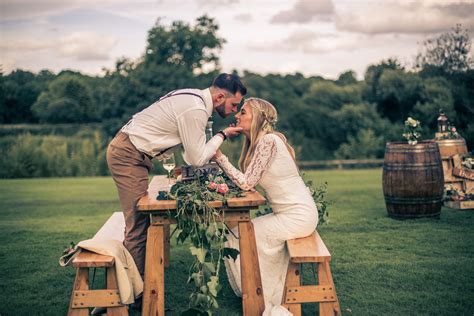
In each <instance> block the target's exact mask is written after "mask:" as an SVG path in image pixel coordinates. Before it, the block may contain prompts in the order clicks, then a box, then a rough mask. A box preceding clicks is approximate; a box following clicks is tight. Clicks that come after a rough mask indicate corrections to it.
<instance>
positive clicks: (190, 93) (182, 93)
mask: <svg viewBox="0 0 474 316" xmlns="http://www.w3.org/2000/svg"><path fill="white" fill-rule="evenodd" d="M175 91H176V90H175ZM173 92H174V91H171V92H170V93H168V94H167V95H165V96H163V97H161V98H160V100H159V101H162V100H164V99H168V98H171V97H174V96H176V95H192V96H195V97H198V98H199V99H201V100H202V102H204V99H203V98H202V96H200V95H199V94H196V93H192V92H178V93H175V94H173ZM204 104H205V102H204Z"/></svg>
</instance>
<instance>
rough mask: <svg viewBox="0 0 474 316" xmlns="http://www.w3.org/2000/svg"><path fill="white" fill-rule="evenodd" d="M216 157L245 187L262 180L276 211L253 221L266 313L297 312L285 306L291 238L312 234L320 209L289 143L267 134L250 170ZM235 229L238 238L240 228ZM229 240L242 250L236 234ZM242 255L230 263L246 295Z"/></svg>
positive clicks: (236, 286)
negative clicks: (283, 303)
mask: <svg viewBox="0 0 474 316" xmlns="http://www.w3.org/2000/svg"><path fill="white" fill-rule="evenodd" d="M216 161H217V163H218V164H219V166H220V167H221V168H222V169H223V170H224V171H225V173H226V174H227V175H228V176H229V177H230V178H231V179H232V180H233V181H234V182H235V183H236V184H237V185H238V186H239V187H240V188H242V189H244V190H249V189H251V188H253V187H255V186H256V185H257V184H259V185H260V186H261V187H262V188H263V189H264V190H265V193H266V197H267V199H268V200H269V202H270V204H271V206H272V209H273V213H271V214H268V215H265V216H261V217H257V218H255V219H253V220H252V222H253V225H254V229H255V237H256V241H257V251H258V260H259V264H260V273H261V276H262V285H263V295H264V299H265V312H264V313H263V315H265V316H270V315H271V316H277V315H278V316H280V315H291V313H290V312H289V311H288V310H286V309H285V308H283V307H282V306H281V299H282V296H283V287H284V284H285V278H286V270H287V268H288V260H289V256H288V250H287V249H286V245H285V241H286V240H288V239H294V238H299V237H306V236H308V235H310V234H311V233H313V231H314V230H315V229H316V225H317V223H318V212H317V209H316V205H315V204H314V201H313V198H312V197H311V193H310V192H309V190H308V188H307V187H306V185H305V184H304V182H303V179H302V178H301V177H300V175H299V173H298V169H297V167H296V165H295V162H294V161H293V158H292V157H291V155H290V153H289V152H288V149H287V148H286V146H285V143H284V142H283V140H282V139H281V138H280V137H278V136H277V135H275V134H267V135H265V136H264V137H262V139H261V140H260V141H259V142H258V144H257V147H256V149H255V154H254V157H253V159H252V161H251V162H250V164H249V166H248V168H247V171H246V172H245V174H243V173H242V172H240V171H239V170H238V169H236V168H235V167H234V166H232V164H231V163H230V162H229V160H228V159H227V157H226V156H224V155H222V156H221V157H219V158H218V159H217V160H216ZM233 232H234V234H236V235H237V236H238V229H237V228H235V229H233ZM227 238H228V242H227V244H226V247H232V248H236V249H239V241H238V240H237V239H236V238H235V237H234V236H233V235H232V234H229V235H227ZM239 259H240V256H239V257H238V258H237V260H236V261H234V260H233V259H226V260H225V265H226V269H227V275H228V277H229V283H230V285H231V286H232V289H233V290H234V292H235V294H236V295H238V296H242V287H241V281H240V260H239Z"/></svg>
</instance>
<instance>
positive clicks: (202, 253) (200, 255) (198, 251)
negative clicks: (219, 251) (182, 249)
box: [189, 246, 207, 263]
mask: <svg viewBox="0 0 474 316" xmlns="http://www.w3.org/2000/svg"><path fill="white" fill-rule="evenodd" d="M189 250H190V251H191V254H192V255H193V256H196V258H197V259H198V261H199V262H200V263H204V260H205V258H206V254H207V250H206V249H204V248H196V247H193V246H191V247H189Z"/></svg>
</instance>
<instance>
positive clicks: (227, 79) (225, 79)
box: [212, 73, 247, 95]
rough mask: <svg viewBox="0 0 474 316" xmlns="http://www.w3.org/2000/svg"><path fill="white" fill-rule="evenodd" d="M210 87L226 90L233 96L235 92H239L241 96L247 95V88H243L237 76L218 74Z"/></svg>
mask: <svg viewBox="0 0 474 316" xmlns="http://www.w3.org/2000/svg"><path fill="white" fill-rule="evenodd" d="M212 86H213V87H217V88H221V89H224V90H227V91H229V92H230V93H232V94H234V95H235V94H236V93H237V92H240V94H242V95H246V94H247V88H246V87H245V86H244V84H243V83H242V81H240V78H239V76H237V75H234V74H226V73H222V74H220V75H219V76H217V77H216V78H215V79H214V81H213V82H212Z"/></svg>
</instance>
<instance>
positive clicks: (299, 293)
mask: <svg viewBox="0 0 474 316" xmlns="http://www.w3.org/2000/svg"><path fill="white" fill-rule="evenodd" d="M285 298H286V300H285V303H287V304H291V303H311V302H335V301H337V297H336V291H335V290H334V287H333V286H328V285H304V286H289V287H287V288H286V292H285Z"/></svg>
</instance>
